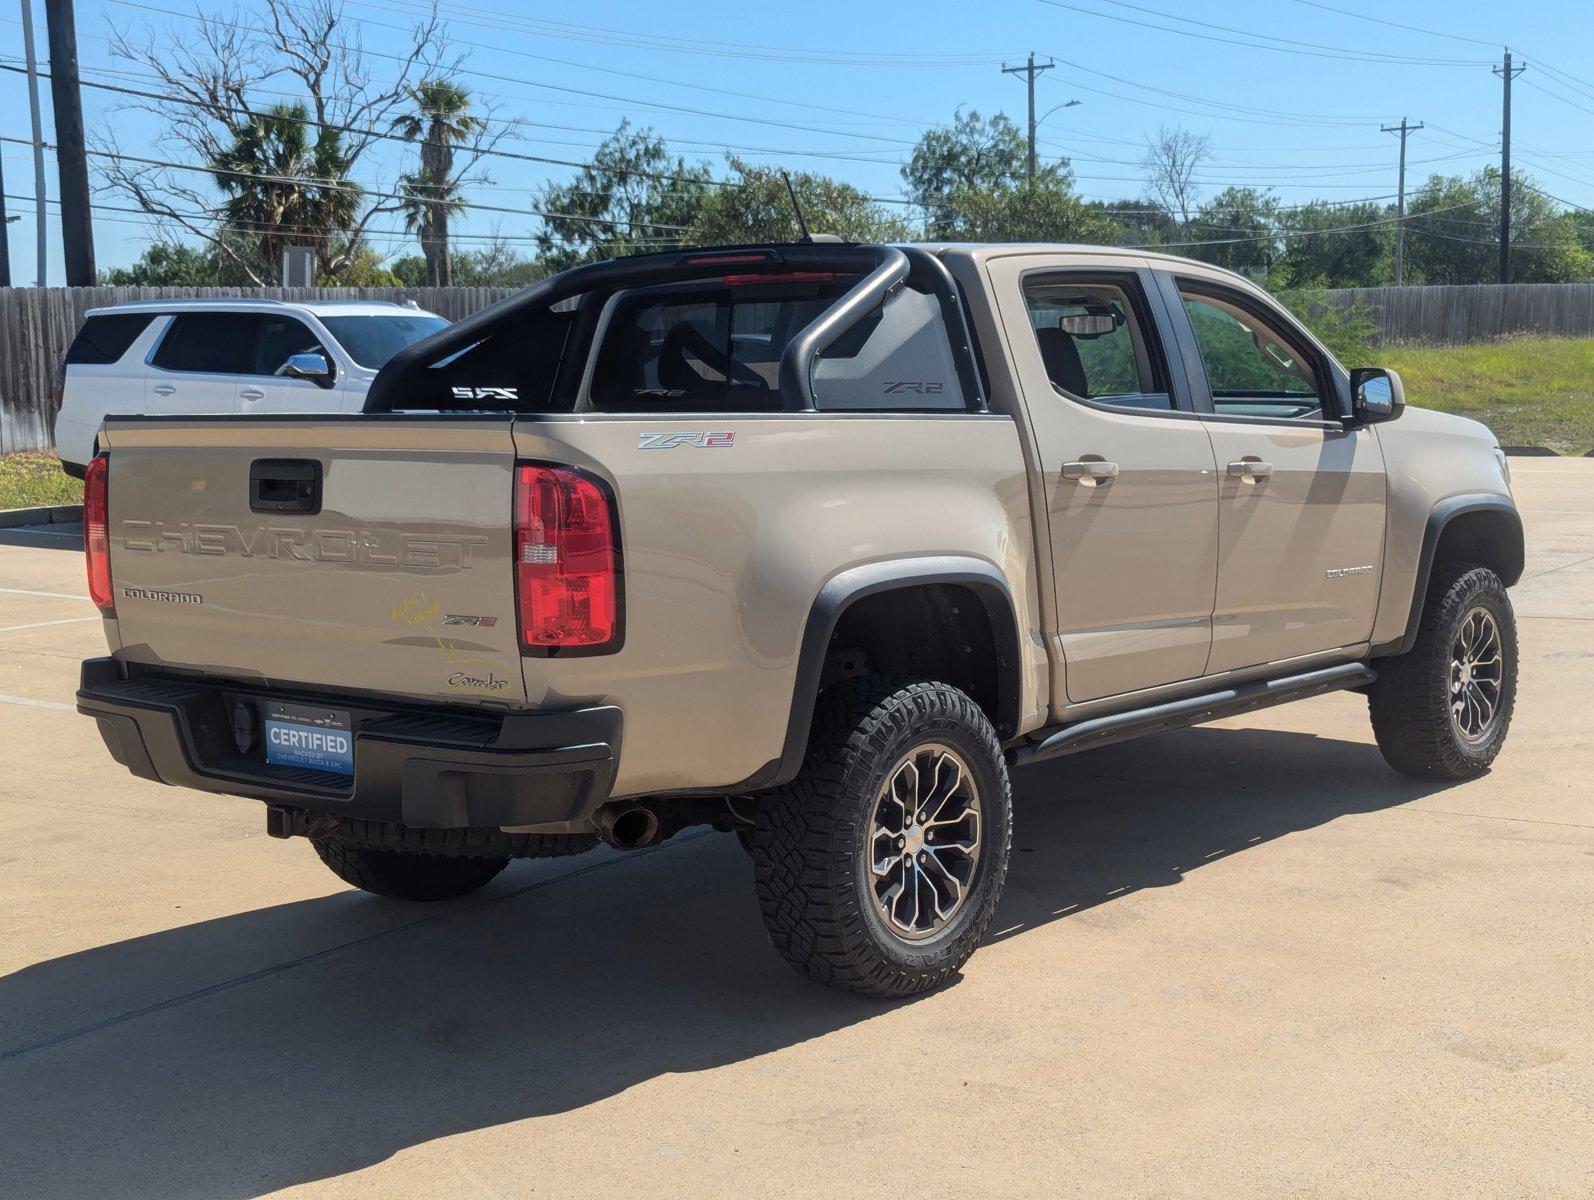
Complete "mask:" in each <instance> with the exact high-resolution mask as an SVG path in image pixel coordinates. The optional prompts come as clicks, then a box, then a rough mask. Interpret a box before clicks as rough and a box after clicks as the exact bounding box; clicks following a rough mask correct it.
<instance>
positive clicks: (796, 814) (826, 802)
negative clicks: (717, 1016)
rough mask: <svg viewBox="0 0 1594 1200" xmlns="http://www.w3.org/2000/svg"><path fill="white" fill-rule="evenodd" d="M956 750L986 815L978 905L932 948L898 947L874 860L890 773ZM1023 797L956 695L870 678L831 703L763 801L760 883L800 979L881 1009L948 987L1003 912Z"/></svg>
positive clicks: (987, 732) (974, 895) (986, 728)
mask: <svg viewBox="0 0 1594 1200" xmlns="http://www.w3.org/2000/svg"><path fill="white" fill-rule="evenodd" d="M927 744H941V745H945V746H948V747H951V748H952V749H953V750H955V751H956V752H957V754H958V755H959V756H960V757H961V758H962V759H963V760H964V761H965V762H966V763H967V765H968V769H969V774H970V775H971V776H972V779H973V783H974V785H975V787H977V788H978V795H979V801H980V805H981V818H980V819H981V843H982V848H981V853H980V858H979V860H978V863H977V865H976V868H975V873H974V875H973V876H972V878H971V879H970V881H969V884H968V887H967V891H966V896H965V898H964V900H963V901H962V903H961V906H960V907H959V908H957V909H956V910H955V911H954V912H953V915H952V916H951V918H950V919H949V920H948V922H947V924H946V925H945V927H944V928H942V929H941V930H940V931H939V932H938V933H936V934H935V935H934V936H932V937H930V938H928V939H927V940H922V941H912V940H908V939H906V938H903V937H900V936H897V935H896V934H895V933H894V932H893V931H892V930H891V929H890V928H889V927H888V926H887V924H886V922H885V920H884V919H883V918H882V916H881V915H880V913H879V912H878V911H877V910H876V907H875V902H874V896H873V894H872V892H871V891H870V886H871V885H870V882H869V880H868V871H869V865H868V864H869V856H870V855H869V851H867V850H866V848H865V846H866V841H867V838H868V833H869V828H870V823H871V822H872V820H873V814H874V809H875V804H876V797H877V794H878V793H879V790H880V788H881V787H882V785H883V784H884V782H885V777H886V773H887V772H888V771H889V770H891V769H892V767H893V766H894V765H895V764H897V763H898V762H899V761H900V759H901V758H902V756H903V755H904V754H905V753H907V752H908V751H909V750H911V749H912V748H913V747H914V746H916V745H927ZM1012 827H1013V821H1012V790H1011V787H1010V785H1009V783H1008V777H1007V764H1006V761H1005V759H1004V758H1003V754H1002V748H1001V745H1000V743H999V742H998V740H997V737H996V732H995V730H993V729H992V728H991V724H990V722H989V721H988V720H987V719H986V717H985V714H984V713H983V712H982V711H981V710H980V707H979V706H978V705H977V704H975V703H974V701H973V700H971V699H969V697H968V696H966V695H965V694H964V693H963V692H961V691H959V690H958V689H957V688H955V687H951V686H950V685H947V684H944V683H919V682H911V681H904V680H887V679H880V678H875V677H862V678H858V679H852V680H848V681H846V682H844V683H840V684H838V685H836V686H835V687H834V688H832V689H830V690H829V691H827V692H826V693H825V694H824V695H823V696H822V697H821V698H820V701H819V704H818V707H817V710H816V712H815V713H814V721H813V728H812V731H811V734H810V737H809V745H808V752H807V756H806V758H805V760H804V763H803V767H802V770H801V772H800V773H799V775H798V776H797V778H796V779H795V780H793V781H792V782H791V783H790V784H788V785H787V786H786V787H784V788H781V789H779V790H778V791H775V792H772V793H769V794H766V795H765V796H763V797H761V799H760V802H759V805H758V815H757V822H756V824H755V826H754V829H753V835H752V847H751V854H752V858H753V878H754V882H755V885H756V887H757V892H758V902H759V906H760V908H761V909H762V910H763V916H764V925H765V927H766V928H767V929H768V931H769V938H770V941H771V942H773V943H774V946H775V949H776V950H777V951H779V952H780V954H781V955H782V957H784V958H785V959H786V961H787V962H788V963H790V964H791V965H792V966H793V967H794V968H795V969H796V970H797V971H799V972H801V973H802V974H804V975H807V976H809V977H810V978H812V979H815V980H817V981H819V982H820V983H825V984H829V985H830V986H832V987H837V988H842V989H845V990H848V991H853V992H858V993H861V994H863V995H868V996H883V997H896V996H910V995H914V994H916V993H919V992H924V991H928V990H930V989H932V988H935V987H939V986H940V985H941V984H943V983H945V982H946V981H947V980H948V979H950V978H951V977H952V975H953V974H954V973H955V972H956V971H957V970H958V969H959V968H960V967H961V966H962V965H963V964H964V963H965V962H966V961H968V958H969V956H970V955H971V954H973V953H974V951H975V948H976V947H977V946H978V945H979V942H980V938H981V937H982V936H983V935H984V933H985V930H986V927H987V926H988V925H989V924H990V920H991V917H992V915H993V914H994V913H995V911H996V905H997V901H998V900H999V899H1000V897H1001V894H1002V885H1003V883H1004V882H1005V881H1006V878H1007V864H1008V857H1009V854H1010V852H1011V847H1012Z"/></svg>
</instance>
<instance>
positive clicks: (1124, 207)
mask: <svg viewBox="0 0 1594 1200" xmlns="http://www.w3.org/2000/svg"><path fill="white" fill-rule="evenodd" d="M1087 203H1088V204H1089V206H1090V208H1091V209H1093V210H1094V211H1095V212H1096V213H1097V214H1099V215H1100V216H1101V217H1102V218H1103V219H1105V220H1107V221H1110V222H1111V223H1112V224H1113V225H1115V226H1117V227H1118V242H1119V244H1120V245H1125V246H1151V245H1155V244H1157V243H1158V242H1176V241H1179V240H1180V238H1179V237H1178V236H1177V234H1178V222H1176V221H1175V220H1174V219H1173V218H1172V217H1170V216H1169V215H1168V212H1167V210H1166V209H1164V208H1163V207H1162V205H1160V204H1158V203H1157V202H1156V201H1155V200H1147V199H1144V198H1141V199H1135V200H1090V201H1087Z"/></svg>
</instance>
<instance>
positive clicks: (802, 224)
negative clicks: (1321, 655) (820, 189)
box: [780, 171, 814, 242]
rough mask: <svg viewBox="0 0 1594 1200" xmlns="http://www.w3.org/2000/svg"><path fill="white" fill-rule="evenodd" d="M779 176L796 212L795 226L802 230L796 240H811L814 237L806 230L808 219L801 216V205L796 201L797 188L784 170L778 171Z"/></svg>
mask: <svg viewBox="0 0 1594 1200" xmlns="http://www.w3.org/2000/svg"><path fill="white" fill-rule="evenodd" d="M780 177H781V180H782V182H784V183H785V185H786V194H787V195H788V196H790V197H791V208H792V211H793V212H794V213H796V214H797V227H798V228H799V229H801V230H802V231H803V235H802V237H800V238H798V239H797V240H798V241H800V242H811V241H813V240H814V238H813V235H812V234H811V233H809V232H808V220H807V218H806V217H804V216H803V206H802V205H801V204H799V203H797V189H796V188H794V187H792V185H791V176H790V175H788V174H786V172H785V171H782V172H781V173H780Z"/></svg>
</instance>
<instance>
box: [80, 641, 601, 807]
mask: <svg viewBox="0 0 1594 1200" xmlns="http://www.w3.org/2000/svg"><path fill="white" fill-rule="evenodd" d="M267 699H271V700H286V701H301V700H302V701H307V702H311V703H317V704H321V705H328V706H335V707H337V708H339V709H343V710H345V711H348V712H349V713H350V716H351V720H352V722H353V733H354V775H353V777H352V778H350V777H346V776H339V775H329V774H327V773H325V772H321V771H311V770H303V769H298V768H287V767H278V766H272V765H269V764H268V763H266V762H265V759H264V755H263V753H261V752H259V751H258V750H257V751H254V752H245V751H240V750H239V749H238V747H237V745H236V743H235V741H234V737H233V732H232V730H233V721H232V712H233V711H234V709H235V708H236V707H237V706H238V705H239V704H245V705H250V706H254V705H258V704H260V703H263V702H264V701H265V700H267ZM77 707H78V711H79V712H80V713H83V714H85V715H87V716H91V717H93V718H94V719H95V721H96V722H98V724H99V728H100V736H101V737H103V738H104V740H105V744H106V746H107V747H108V748H109V749H110V751H111V755H112V757H113V758H115V759H116V761H117V762H119V763H121V764H122V765H123V766H125V767H126V768H127V769H128V770H129V771H131V772H132V773H133V774H134V775H138V776H140V777H142V778H144V779H153V780H156V781H157V782H160V783H169V784H175V785H177V786H179V787H189V788H196V789H198V790H200V791H207V792H222V793H225V794H228V795H234V796H249V797H252V798H254V799H256V800H264V801H266V802H267V803H269V804H278V805H286V806H289V807H291V808H294V809H296V810H300V811H305V812H311V813H330V814H333V815H335V816H338V817H340V818H357V819H365V820H370V821H382V822H388V823H391V824H395V825H403V826H407V827H409V828H412V829H466V828H479V827H486V828H497V827H500V826H505V825H510V826H517V825H546V824H555V823H569V822H580V821H583V820H585V819H586V818H587V817H590V816H591V815H592V813H593V812H594V811H596V809H597V808H598V807H599V806H600V805H601V804H603V802H604V801H605V800H607V799H608V797H609V791H610V789H611V787H612V786H613V783H614V773H615V768H616V766H617V765H618V761H619V756H620V733H621V714H620V710H619V709H618V708H615V707H613V706H599V707H593V708H584V709H575V710H571V711H565V712H526V713H500V714H485V713H484V714H482V715H480V716H475V715H467V714H435V713H429V712H426V711H424V710H422V709H419V708H406V707H403V706H401V705H399V704H397V703H394V702H393V701H390V700H387V699H385V698H383V697H370V698H368V699H365V698H360V697H343V696H340V697H338V698H336V700H332V699H329V698H327V697H318V696H313V695H304V694H300V693H298V692H292V693H290V692H284V691H279V690H276V689H266V688H255V687H250V686H248V685H244V684H230V683H228V684H222V683H209V682H205V681H189V680H177V679H167V678H159V677H133V678H124V677H123V676H122V672H121V668H120V666H119V664H117V662H116V661H115V660H114V659H110V658H99V659H89V660H88V661H87V662H85V663H84V664H83V678H82V686H81V687H80V688H79V690H78V694H77Z"/></svg>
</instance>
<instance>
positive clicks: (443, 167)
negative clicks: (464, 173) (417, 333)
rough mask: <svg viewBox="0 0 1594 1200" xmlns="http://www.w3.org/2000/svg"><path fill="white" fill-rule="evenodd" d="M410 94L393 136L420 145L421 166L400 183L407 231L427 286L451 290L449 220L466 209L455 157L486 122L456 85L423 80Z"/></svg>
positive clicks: (437, 79) (412, 87)
mask: <svg viewBox="0 0 1594 1200" xmlns="http://www.w3.org/2000/svg"><path fill="white" fill-rule="evenodd" d="M406 90H407V94H408V96H409V98H410V101H411V102H412V103H413V104H414V106H415V107H414V109H413V110H412V111H410V112H406V113H401V114H400V115H399V116H398V117H397V118H396V119H395V120H394V122H393V132H395V133H397V134H398V135H399V136H400V137H404V138H408V139H409V140H410V141H412V142H419V143H420V144H421V165H420V168H419V169H418V170H416V171H414V172H412V173H411V174H409V175H406V176H404V178H403V180H402V181H401V183H400V190H401V191H402V192H403V193H404V195H405V196H406V197H407V199H406V200H405V204H404V225H405V228H407V229H409V230H410V231H411V232H412V233H416V234H419V236H420V241H421V254H422V256H423V257H424V258H425V260H426V282H427V284H428V285H430V286H431V287H449V286H450V285H451V284H452V283H453V275H452V271H451V268H450V259H449V252H448V220H449V217H451V216H452V215H454V214H455V213H457V212H459V211H460V210H461V206H462V202H461V199H460V194H459V193H460V179H459V176H458V175H456V174H455V170H454V151H455V148H456V147H458V146H460V145H461V144H463V143H465V142H467V141H469V139H471V138H472V137H474V136H478V135H480V134H481V133H482V131H483V129H484V127H485V122H484V121H483V120H482V118H481V117H478V116H477V115H476V114H475V113H473V112H471V102H470V92H469V90H468V89H466V88H465V87H463V86H461V85H460V84H457V83H454V82H453V81H452V80H448V79H441V78H436V77H433V78H428V79H423V80H421V81H420V82H419V83H416V84H411V85H410V86H409V87H408V88H407V89H406Z"/></svg>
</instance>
